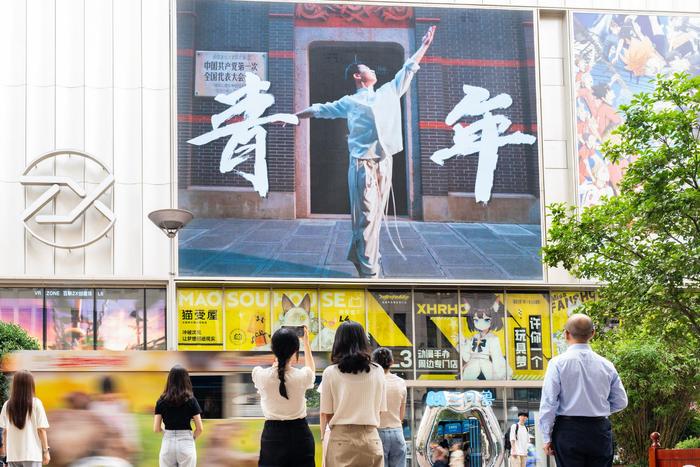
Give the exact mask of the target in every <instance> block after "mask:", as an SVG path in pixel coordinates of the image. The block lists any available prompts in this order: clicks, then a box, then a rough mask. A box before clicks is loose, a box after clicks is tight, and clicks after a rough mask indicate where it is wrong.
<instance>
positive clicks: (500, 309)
mask: <svg viewBox="0 0 700 467" xmlns="http://www.w3.org/2000/svg"><path fill="white" fill-rule="evenodd" d="M460 297H461V298H460V300H461V302H462V315H461V326H460V329H461V332H462V338H461V339H460V358H461V359H462V378H461V379H463V380H506V379H510V377H511V374H512V371H511V369H510V367H509V366H508V360H507V353H506V350H507V349H506V338H505V337H506V333H505V324H506V321H505V318H506V316H505V305H504V303H503V294H499V293H491V292H478V293H469V292H465V291H462V293H461V294H460Z"/></svg>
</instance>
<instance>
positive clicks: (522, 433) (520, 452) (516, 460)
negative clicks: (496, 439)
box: [509, 412, 530, 467]
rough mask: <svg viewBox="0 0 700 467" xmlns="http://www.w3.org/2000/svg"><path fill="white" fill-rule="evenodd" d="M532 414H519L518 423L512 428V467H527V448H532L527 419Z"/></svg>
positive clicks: (510, 433)
mask: <svg viewBox="0 0 700 467" xmlns="http://www.w3.org/2000/svg"><path fill="white" fill-rule="evenodd" d="M528 418H530V414H528V413H527V412H518V423H514V424H513V425H512V426H511V427H510V430H509V431H510V432H509V437H510V459H509V461H510V462H509V463H510V467H525V466H526V465H527V448H528V447H529V446H530V433H529V432H528V431H527V425H525V423H526V422H527V419H528Z"/></svg>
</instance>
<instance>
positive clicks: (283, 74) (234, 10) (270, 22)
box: [178, 0, 294, 191]
mask: <svg viewBox="0 0 700 467" xmlns="http://www.w3.org/2000/svg"><path fill="white" fill-rule="evenodd" d="M293 10H294V7H293V5H291V4H262V3H248V2H239V3H234V2H230V1H222V0H206V1H201V0H200V1H196V2H193V1H192V0H179V2H178V121H179V123H178V162H179V164H180V168H179V174H178V175H179V178H178V180H179V184H180V187H181V188H186V187H188V186H192V185H204V186H227V187H250V183H248V182H247V181H246V180H245V179H243V178H242V177H240V176H238V175H236V174H235V173H233V172H229V173H225V174H222V173H220V171H219V163H220V161H221V153H222V151H223V149H224V146H225V145H226V142H227V138H221V139H218V140H216V141H212V142H211V143H209V144H207V145H204V146H199V147H198V146H192V145H190V144H188V143H187V140H188V139H190V138H192V137H194V136H198V135H201V134H203V133H206V132H207V131H209V130H210V129H211V124H210V123H209V122H208V117H210V116H211V115H213V114H215V113H218V112H221V111H222V110H225V109H226V108H227V106H225V105H223V104H220V103H218V102H216V101H215V100H214V98H213V97H194V96H193V89H194V66H195V63H194V56H193V55H192V56H188V52H185V51H186V50H187V51H197V50H210V51H236V52H267V53H268V61H267V70H268V81H270V82H271V83H272V84H271V87H270V89H269V92H270V93H272V94H273V95H274V96H275V104H274V105H273V106H272V107H270V108H269V109H268V111H267V112H266V114H271V113H277V112H287V113H289V112H293V108H292V107H293V98H294V95H293V83H292V81H291V77H292V76H293V69H292V66H293V61H292V59H291V54H290V53H284V52H291V51H292V44H293V34H294V29H293V27H294V26H293V16H292V13H293ZM190 12H191V13H190ZM270 52H272V53H270ZM265 129H266V130H267V132H268V135H267V165H268V179H269V182H270V191H293V190H294V139H293V137H294V133H293V132H294V128H293V127H286V128H282V126H281V125H274V124H273V125H266V126H265ZM237 169H238V170H241V171H243V172H249V173H252V172H253V159H252V157H251V159H250V160H248V161H247V162H245V163H243V164H241V165H239V166H237Z"/></svg>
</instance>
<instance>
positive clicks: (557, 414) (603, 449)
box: [539, 313, 627, 467]
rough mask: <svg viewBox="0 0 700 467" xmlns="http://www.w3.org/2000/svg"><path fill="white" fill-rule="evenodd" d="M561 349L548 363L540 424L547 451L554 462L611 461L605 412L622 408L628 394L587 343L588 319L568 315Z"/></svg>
mask: <svg viewBox="0 0 700 467" xmlns="http://www.w3.org/2000/svg"><path fill="white" fill-rule="evenodd" d="M564 332H565V337H566V342H567V343H568V344H569V348H568V349H567V351H566V352H564V353H563V354H561V355H558V356H557V357H554V358H553V359H552V360H551V361H550V362H549V366H548V367H547V373H546V374H545V380H544V387H543V388H542V400H541V401H540V422H539V428H540V433H541V434H542V441H543V442H544V450H545V453H546V454H547V455H554V456H555V458H556V461H557V466H559V467H579V466H586V467H598V466H601V467H603V466H611V465H612V460H613V440H612V430H611V425H610V420H609V419H608V416H609V415H610V414H612V413H615V412H618V411H620V410H622V409H624V408H625V407H627V393H626V392H625V388H624V386H623V385H622V381H621V380H620V377H619V375H618V374H617V370H615V366H614V365H613V364H612V363H610V362H609V361H608V360H606V359H605V358H603V357H601V356H600V355H598V354H597V353H595V352H594V351H593V350H591V346H590V345H589V344H588V342H589V341H590V340H591V338H592V337H593V335H594V334H595V329H594V327H593V322H592V321H591V319H590V318H589V317H588V316H586V315H583V314H578V313H577V314H573V315H571V317H569V319H568V320H567V322H566V328H565V331H564Z"/></svg>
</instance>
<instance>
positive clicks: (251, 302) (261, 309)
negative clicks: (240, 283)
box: [224, 289, 271, 350]
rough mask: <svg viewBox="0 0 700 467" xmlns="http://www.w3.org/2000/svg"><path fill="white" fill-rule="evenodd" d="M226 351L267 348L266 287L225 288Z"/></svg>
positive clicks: (268, 318)
mask: <svg viewBox="0 0 700 467" xmlns="http://www.w3.org/2000/svg"><path fill="white" fill-rule="evenodd" d="M224 305H225V309H226V350H269V348H270V336H271V334H270V290H269V289H227V290H226V291H225V292H224Z"/></svg>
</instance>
